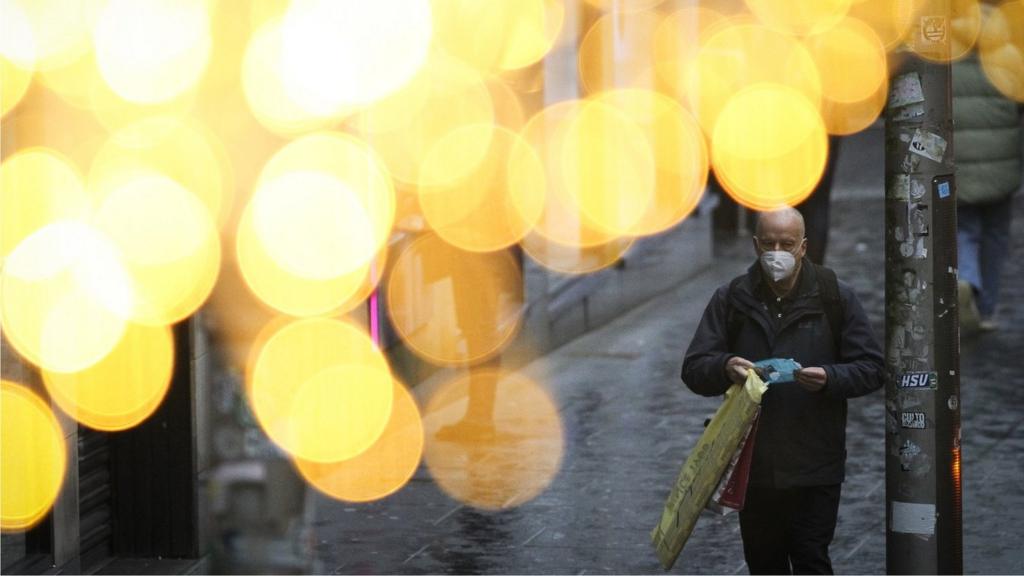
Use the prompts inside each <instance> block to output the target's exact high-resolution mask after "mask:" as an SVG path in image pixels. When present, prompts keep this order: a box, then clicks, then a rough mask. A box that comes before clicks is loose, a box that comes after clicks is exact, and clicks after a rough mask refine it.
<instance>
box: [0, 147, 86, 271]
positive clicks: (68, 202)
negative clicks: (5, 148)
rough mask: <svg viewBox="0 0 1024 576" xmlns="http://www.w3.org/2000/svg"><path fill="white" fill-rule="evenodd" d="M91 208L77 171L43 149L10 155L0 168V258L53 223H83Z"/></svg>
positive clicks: (59, 157)
mask: <svg viewBox="0 0 1024 576" xmlns="http://www.w3.org/2000/svg"><path fill="white" fill-rule="evenodd" d="M91 209H92V204H91V202H90V200H89V196H88V195H87V194H86V193H85V188H84V186H83V184H82V177H81V175H80V174H79V173H78V170H77V169H76V168H75V167H74V165H72V164H71V162H70V161H68V160H67V159H66V158H64V157H63V156H61V155H59V154H57V153H56V152H54V151H52V150H47V149H45V148H31V149H27V150H23V151H21V152H18V153H16V154H13V155H11V156H10V157H8V158H7V159H6V160H4V162H3V164H0V224H2V226H0V238H2V240H0V256H3V257H6V256H7V255H8V254H10V253H11V251H12V250H14V248H15V247H16V246H17V245H18V243H19V242H21V241H22V240H24V239H25V238H26V237H27V236H29V235H30V234H32V233H33V232H36V231H37V230H39V229H41V228H42V227H43V226H46V225H47V224H50V223H53V222H55V221H57V220H63V219H69V220H84V219H86V218H87V217H88V216H89V213H90V210H91Z"/></svg>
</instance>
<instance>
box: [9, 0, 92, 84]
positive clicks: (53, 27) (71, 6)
mask: <svg viewBox="0 0 1024 576" xmlns="http://www.w3.org/2000/svg"><path fill="white" fill-rule="evenodd" d="M0 6H2V8H3V9H2V13H3V20H4V21H5V22H3V23H2V24H0V26H2V30H3V36H4V37H5V38H4V39H0V46H3V52H4V54H5V55H7V56H9V57H10V56H12V55H14V60H15V61H16V62H18V64H19V65H21V66H22V67H23V68H34V69H36V70H49V69H52V68H59V67H61V66H66V65H67V64H70V63H71V62H73V61H75V60H76V59H78V58H80V57H81V56H82V55H83V54H85V53H86V52H88V51H89V49H90V45H89V27H90V26H91V25H92V23H93V22H94V21H95V19H96V14H97V11H98V9H99V8H100V7H101V6H102V2H101V1H100V0H85V1H83V0H3V1H2V2H0ZM15 43H16V44H18V47H17V48H12V49H10V50H8V48H9V47H10V45H11V44H15Z"/></svg>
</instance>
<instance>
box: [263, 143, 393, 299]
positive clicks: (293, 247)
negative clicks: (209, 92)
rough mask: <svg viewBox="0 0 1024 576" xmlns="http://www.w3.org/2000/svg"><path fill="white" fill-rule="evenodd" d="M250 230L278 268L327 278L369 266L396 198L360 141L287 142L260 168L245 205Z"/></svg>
mask: <svg viewBox="0 0 1024 576" xmlns="http://www.w3.org/2000/svg"><path fill="white" fill-rule="evenodd" d="M251 210H252V218H253V221H252V224H253V226H254V227H255V231H256V234H257V236H258V238H259V240H260V242H261V243H262V245H263V248H264V249H265V250H266V252H267V253H268V254H269V255H270V256H271V257H272V258H273V259H274V261H275V262H276V263H277V265H278V266H280V267H281V268H283V269H284V270H286V271H287V272H289V273H290V274H293V275H295V276H299V277H301V278H307V279H311V280H328V279H331V278H335V277H338V276H341V275H343V274H348V273H350V272H352V271H354V270H356V269H358V268H361V267H363V266H365V265H366V264H368V263H369V262H370V260H371V259H372V258H373V257H374V255H375V254H376V253H377V252H378V251H379V250H380V248H381V247H383V246H384V244H385V242H386V241H387V238H388V236H389V235H390V233H391V228H392V226H393V225H394V219H395V193H394V187H393V185H392V183H391V179H390V178H389V177H388V173H387V170H386V168H385V166H384V164H383V162H382V161H381V159H380V157H378V156H377V154H376V153H375V152H374V151H373V149H372V148H370V147H369V146H368V145H367V144H366V143H365V142H362V141H360V140H358V139H356V138H354V137H352V136H349V135H347V134H343V133H340V132H319V133H316V134H311V135H309V136H306V137H304V138H301V139H299V140H296V141H294V142H291V143H289V144H288V145H287V146H285V147H284V148H282V149H281V150H280V151H278V152H277V153H276V154H275V155H274V156H273V157H272V158H271V159H270V161H268V162H267V164H266V166H265V167H264V168H263V170H262V172H261V173H260V176H259V181H258V182H257V189H256V192H255V193H254V195H253V198H252V200H251Z"/></svg>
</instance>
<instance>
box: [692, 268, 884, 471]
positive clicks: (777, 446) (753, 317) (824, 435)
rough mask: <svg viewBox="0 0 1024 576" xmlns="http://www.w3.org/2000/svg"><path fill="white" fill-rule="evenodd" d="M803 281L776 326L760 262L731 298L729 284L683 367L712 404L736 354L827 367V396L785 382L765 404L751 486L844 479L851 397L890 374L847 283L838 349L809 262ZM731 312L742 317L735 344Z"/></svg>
mask: <svg viewBox="0 0 1024 576" xmlns="http://www.w3.org/2000/svg"><path fill="white" fill-rule="evenodd" d="M800 276H801V277H800V278H799V279H798V281H797V286H796V287H794V291H795V292H794V295H793V300H792V303H791V305H790V307H789V309H788V310H787V312H786V315H785V316H784V317H783V318H782V319H781V320H779V321H778V322H776V323H774V324H773V322H772V321H771V320H770V319H769V317H768V311H767V307H766V306H765V304H764V303H762V301H761V300H760V299H759V298H758V297H757V295H758V294H759V293H760V290H761V289H762V283H763V282H764V280H763V276H762V272H761V269H760V266H759V265H758V264H757V263H756V262H755V263H754V265H753V266H751V267H750V269H749V270H748V271H747V274H746V275H745V276H743V277H742V280H740V281H739V282H738V283H737V284H736V286H735V288H734V289H733V290H732V293H731V294H730V290H729V284H725V285H723V286H722V287H720V288H719V289H718V290H717V291H716V292H715V294H714V296H712V298H711V302H710V303H709V304H708V306H707V309H705V310H704V316H703V318H701V321H700V326H699V327H698V328H697V332H696V333H695V334H694V336H693V341H692V342H690V347H689V348H688V349H687V351H686V357H685V359H684V360H683V369H682V378H683V382H685V383H686V385H687V386H688V387H689V388H690V389H691V390H693V391H694V392H696V393H698V394H701V395H703V396H716V395H719V394H723V393H725V391H726V390H727V389H728V388H729V386H730V382H729V380H728V379H727V378H726V374H725V364H726V361H728V359H729V358H730V357H732V356H740V357H742V358H746V359H747V360H750V361H751V362H757V361H759V360H764V359H767V358H793V359H794V360H796V361H797V362H799V363H800V364H801V365H802V366H804V367H808V368H809V367H812V366H820V367H823V368H824V369H825V372H826V373H827V374H828V383H827V384H826V386H825V388H823V389H822V390H821V391H819V392H807V391H806V390H804V389H803V388H801V387H800V385H799V384H795V383H792V384H779V385H776V386H772V387H770V388H769V390H768V392H766V393H765V395H764V397H763V399H762V403H761V421H760V424H759V425H758V434H757V439H756V443H755V445H754V462H753V467H752V470H751V482H752V483H755V484H771V485H774V486H775V487H776V488H780V489H781V488H788V487H792V486H816V485H826V484H836V483H839V482H842V481H843V479H844V476H845V464H846V399H847V398H854V397H857V396H863V395H865V394H868V393H870V392H872V391H874V390H877V389H878V388H880V387H881V386H882V383H883V374H884V363H883V357H882V351H881V348H880V347H879V344H878V341H877V340H876V339H875V336H874V334H873V333H872V330H871V326H870V325H869V324H868V320H867V317H866V315H865V313H864V309H863V308H862V307H861V305H860V302H858V300H857V297H856V295H854V293H853V290H851V289H850V287H849V286H848V285H846V284H844V283H842V282H840V283H839V297H840V301H841V304H842V309H843V325H842V326H841V328H840V329H841V330H842V335H841V339H840V347H839V350H835V339H834V338H833V337H832V332H831V329H830V327H829V322H828V319H827V317H826V315H825V311H824V308H823V305H822V299H821V297H820V295H819V291H818V283H817V278H816V273H815V270H814V267H813V266H811V265H810V263H809V262H807V261H806V260H805V261H804V262H803V265H802V266H801V271H800ZM730 299H731V302H727V300H730ZM730 306H731V307H732V308H733V310H734V313H738V314H740V315H741V316H742V319H743V320H742V324H741V325H740V327H739V330H738V331H737V333H736V334H735V343H734V344H732V345H730V343H729V335H728V318H729V308H730ZM773 326H777V330H775V329H773Z"/></svg>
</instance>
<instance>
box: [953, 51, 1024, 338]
mask: <svg viewBox="0 0 1024 576" xmlns="http://www.w3.org/2000/svg"><path fill="white" fill-rule="evenodd" d="M953 119H954V130H953V136H954V142H955V146H956V162H957V175H956V178H957V242H958V244H959V255H958V258H959V273H960V319H961V328H962V330H963V331H964V332H965V333H971V332H975V331H977V330H979V329H980V330H982V331H991V330H995V329H997V328H998V324H997V322H996V320H995V318H994V314H995V312H996V304H997V302H998V299H999V281H1000V274H1001V273H1002V269H1003V262H1004V261H1005V260H1006V258H1007V253H1008V250H1009V245H1010V221H1011V218H1012V212H1013V196H1014V193H1015V192H1017V190H1018V189H1019V188H1020V186H1021V169H1022V166H1021V108H1020V106H1019V105H1018V104H1017V103H1016V102H1014V101H1012V100H1009V99H1007V98H1006V97H1005V96H1003V95H1002V94H1001V93H1000V92H999V91H998V90H996V89H995V87H993V86H992V84H991V83H990V82H989V81H988V78H986V77H985V74H984V72H983V71H982V67H981V64H980V62H979V60H978V57H977V55H976V54H971V55H969V56H968V57H966V58H965V59H963V60H961V61H959V62H956V63H954V64H953Z"/></svg>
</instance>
